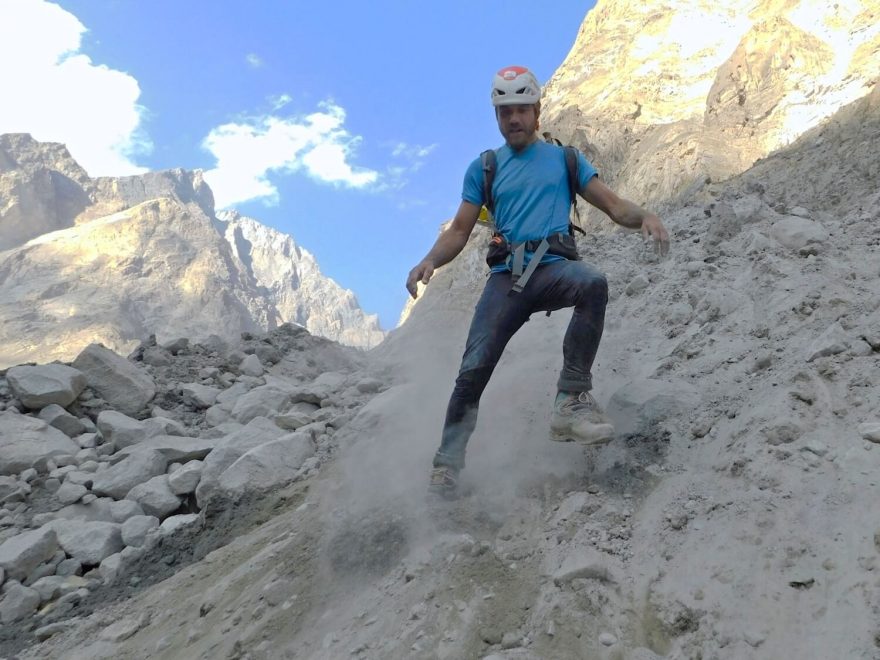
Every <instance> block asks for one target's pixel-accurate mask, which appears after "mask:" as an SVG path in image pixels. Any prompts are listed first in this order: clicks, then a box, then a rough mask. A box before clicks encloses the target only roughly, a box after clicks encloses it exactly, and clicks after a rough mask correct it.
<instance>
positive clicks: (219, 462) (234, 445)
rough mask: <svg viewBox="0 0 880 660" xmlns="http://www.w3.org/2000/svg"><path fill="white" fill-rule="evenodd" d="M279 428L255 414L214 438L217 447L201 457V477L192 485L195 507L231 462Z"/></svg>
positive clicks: (273, 436)
mask: <svg viewBox="0 0 880 660" xmlns="http://www.w3.org/2000/svg"><path fill="white" fill-rule="evenodd" d="M281 435H282V432H281V430H280V429H279V428H278V427H277V426H276V425H275V423H274V422H272V421H271V420H269V419H266V418H265V417H257V418H255V419H253V420H251V421H250V422H249V423H248V424H247V425H246V426H243V427H242V428H240V429H238V430H237V431H234V432H233V433H230V434H229V435H228V436H226V437H225V438H220V439H218V441H217V446H216V448H215V449H214V451H212V452H211V453H210V454H208V456H207V458H206V459H205V464H204V467H203V469H202V478H201V480H200V481H199V485H198V486H197V487H196V502H197V504H198V506H199V508H204V506H205V503H207V501H208V500H209V499H210V498H211V497H212V496H213V494H214V493H215V491H216V489H217V480H218V478H219V477H220V475H221V474H222V473H223V471H224V470H226V468H228V467H229V466H230V465H232V464H233V463H235V461H237V460H238V459H239V458H241V457H242V456H243V455H244V454H245V453H247V452H248V451H249V450H251V449H253V448H254V447H258V446H259V445H261V444H264V443H266V442H271V441H272V440H277V439H278V438H279V437H281Z"/></svg>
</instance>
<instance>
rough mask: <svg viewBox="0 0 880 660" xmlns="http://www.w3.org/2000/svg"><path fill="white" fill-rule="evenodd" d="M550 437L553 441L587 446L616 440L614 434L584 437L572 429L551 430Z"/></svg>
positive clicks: (605, 443)
mask: <svg viewBox="0 0 880 660" xmlns="http://www.w3.org/2000/svg"><path fill="white" fill-rule="evenodd" d="M550 439H551V440H552V441H553V442H563V443H575V444H578V445H584V446H585V447H596V446H600V445H607V444H608V443H609V442H611V441H612V440H614V434H613V433H612V434H611V435H609V436H607V437H605V436H600V437H598V438H582V437H580V436H577V435H575V434H573V433H571V432H570V431H553V430H551V431H550Z"/></svg>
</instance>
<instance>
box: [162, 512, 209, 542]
mask: <svg viewBox="0 0 880 660" xmlns="http://www.w3.org/2000/svg"><path fill="white" fill-rule="evenodd" d="M199 521H200V517H199V514H197V513H182V514H180V515H179V516H169V517H167V518H166V519H165V520H163V521H162V524H161V525H160V527H159V534H160V535H161V536H169V535H171V534H174V533H175V532H176V531H177V530H179V529H183V528H184V527H189V526H190V525H195V524H198V523H199Z"/></svg>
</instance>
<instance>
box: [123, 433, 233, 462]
mask: <svg viewBox="0 0 880 660" xmlns="http://www.w3.org/2000/svg"><path fill="white" fill-rule="evenodd" d="M218 441H219V439H218V438H189V437H181V436H176V435H159V436H155V437H153V438H150V439H148V440H144V441H142V442H141V443H140V444H139V445H137V446H135V447H130V448H127V449H123V450H122V451H120V452H118V453H119V454H120V455H126V454H128V453H131V452H134V451H138V450H141V449H154V450H156V451H158V452H160V453H162V455H164V456H165V458H167V459H168V461H169V462H174V463H179V462H181V461H200V460H202V459H204V458H205V457H206V456H207V455H208V454H210V453H211V451H212V450H213V449H214V448H215V447H216V446H217V443H218Z"/></svg>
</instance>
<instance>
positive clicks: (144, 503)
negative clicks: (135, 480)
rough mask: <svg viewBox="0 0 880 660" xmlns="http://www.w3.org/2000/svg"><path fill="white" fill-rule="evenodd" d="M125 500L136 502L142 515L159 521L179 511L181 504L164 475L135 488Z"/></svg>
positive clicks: (166, 476)
mask: <svg viewBox="0 0 880 660" xmlns="http://www.w3.org/2000/svg"><path fill="white" fill-rule="evenodd" d="M125 499H127V500H132V501H134V502H137V503H138V504H140V505H141V508H142V509H143V510H144V513H146V514H147V515H148V516H156V517H157V518H159V519H160V520H161V519H162V518H164V517H165V516H167V515H168V514H169V513H171V512H173V511H176V510H177V509H179V508H180V502H181V500H180V498H179V497H178V496H177V495H175V494H174V493H172V492H171V488H169V486H168V475H166V474H160V475H158V476H155V477H153V478H152V479H150V480H149V481H146V482H144V483H142V484H139V485H137V486H135V487H134V488H132V489H131V490H130V491H129V492H128V494H127V495H126V496H125Z"/></svg>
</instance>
